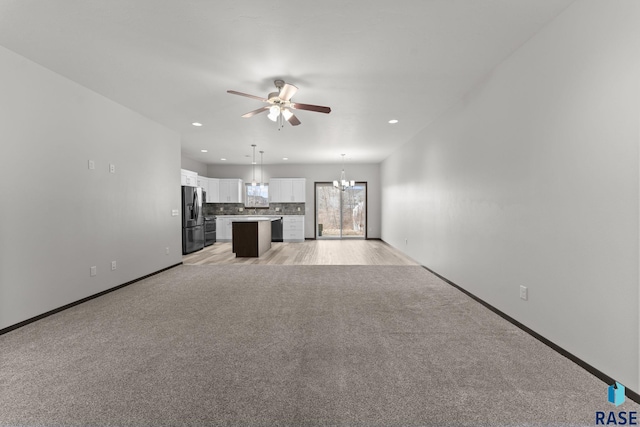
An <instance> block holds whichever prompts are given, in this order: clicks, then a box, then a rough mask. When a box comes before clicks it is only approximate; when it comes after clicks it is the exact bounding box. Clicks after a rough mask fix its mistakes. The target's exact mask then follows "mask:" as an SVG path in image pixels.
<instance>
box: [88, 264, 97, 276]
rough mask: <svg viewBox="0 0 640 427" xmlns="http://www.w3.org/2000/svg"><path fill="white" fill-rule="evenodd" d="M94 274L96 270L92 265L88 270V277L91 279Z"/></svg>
mask: <svg viewBox="0 0 640 427" xmlns="http://www.w3.org/2000/svg"><path fill="white" fill-rule="evenodd" d="M96 274H98V268H97V267H96V266H95V265H94V266H92V267H91V268H90V269H89V275H90V276H91V277H93V276H95V275H96Z"/></svg>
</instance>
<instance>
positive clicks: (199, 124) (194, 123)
mask: <svg viewBox="0 0 640 427" xmlns="http://www.w3.org/2000/svg"><path fill="white" fill-rule="evenodd" d="M191 124H192V125H194V126H202V123H198V122H193V123H191Z"/></svg>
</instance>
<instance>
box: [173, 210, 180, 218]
mask: <svg viewBox="0 0 640 427" xmlns="http://www.w3.org/2000/svg"><path fill="white" fill-rule="evenodd" d="M179 213H180V211H178V209H172V210H171V216H178V214H179Z"/></svg>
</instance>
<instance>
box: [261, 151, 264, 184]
mask: <svg viewBox="0 0 640 427" xmlns="http://www.w3.org/2000/svg"><path fill="white" fill-rule="evenodd" d="M263 154H264V151H262V150H260V188H264V179H263V178H264V177H263V176H262V155H263Z"/></svg>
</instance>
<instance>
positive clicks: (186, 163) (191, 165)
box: [180, 156, 208, 176]
mask: <svg viewBox="0 0 640 427" xmlns="http://www.w3.org/2000/svg"><path fill="white" fill-rule="evenodd" d="M180 163H181V168H182V169H186V170H189V171H193V172H196V173H197V174H198V175H200V176H207V168H208V166H207V165H206V164H205V163H202V162H199V161H197V160H193V159H190V158H188V157H184V156H182V159H181V161H180Z"/></svg>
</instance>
